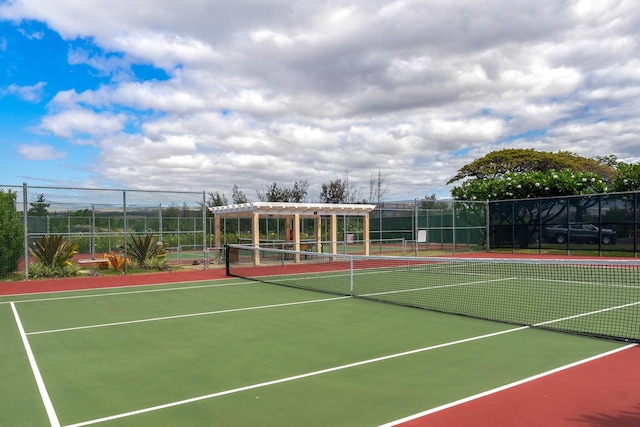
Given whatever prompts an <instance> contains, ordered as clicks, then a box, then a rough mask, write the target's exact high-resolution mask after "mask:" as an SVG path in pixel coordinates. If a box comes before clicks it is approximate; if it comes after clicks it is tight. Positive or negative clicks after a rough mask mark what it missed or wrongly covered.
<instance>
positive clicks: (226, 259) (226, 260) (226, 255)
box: [224, 243, 231, 276]
mask: <svg viewBox="0 0 640 427" xmlns="http://www.w3.org/2000/svg"><path fill="white" fill-rule="evenodd" d="M230 252H231V249H230V247H229V244H228V243H227V244H226V245H224V266H225V270H226V274H227V276H231V270H230V269H229V253H230Z"/></svg>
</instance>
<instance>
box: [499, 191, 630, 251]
mask: <svg viewBox="0 0 640 427" xmlns="http://www.w3.org/2000/svg"><path fill="white" fill-rule="evenodd" d="M489 206H490V218H489V224H490V225H489V235H490V247H491V249H492V250H507V251H512V252H537V253H549V254H556V253H558V254H573V255H610V256H637V254H638V250H639V247H638V245H639V243H640V236H639V235H638V232H639V231H638V230H639V228H640V227H639V226H640V220H639V218H640V216H639V213H638V211H639V210H640V193H637V192H636V193H611V194H596V195H583V196H572V197H554V198H547V199H527V200H508V201H496V202H491V203H490V204H489Z"/></svg>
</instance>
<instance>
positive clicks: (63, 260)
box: [29, 234, 79, 268]
mask: <svg viewBox="0 0 640 427" xmlns="http://www.w3.org/2000/svg"><path fill="white" fill-rule="evenodd" d="M78 248H79V245H78V243H74V242H72V241H71V240H69V239H66V238H64V237H63V236H61V235H55V234H54V235H49V236H42V237H41V238H40V239H38V240H36V241H35V242H33V245H31V246H29V252H30V253H31V255H33V257H35V258H36V259H37V260H38V261H39V262H40V263H42V264H43V265H45V266H48V267H52V268H64V267H65V266H67V265H70V264H71V261H69V260H70V259H71V258H72V257H73V256H74V255H75V254H77V253H78Z"/></svg>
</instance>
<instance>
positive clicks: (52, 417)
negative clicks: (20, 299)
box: [11, 303, 60, 427]
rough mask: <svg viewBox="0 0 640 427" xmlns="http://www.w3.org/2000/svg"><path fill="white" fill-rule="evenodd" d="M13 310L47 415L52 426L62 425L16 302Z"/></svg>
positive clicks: (12, 304) (12, 305) (12, 306)
mask: <svg viewBox="0 0 640 427" xmlns="http://www.w3.org/2000/svg"><path fill="white" fill-rule="evenodd" d="M11 310H12V311H13V317H14V318H15V319H16V324H17V325H18V331H19V332H20V338H22V344H23V345H24V349H25V351H26V352H27V358H28V359H29V364H30V365H31V370H32V371H33V376H34V377H35V379H36V384H37V385H38V390H39V391H40V397H41V398H42V403H44V408H45V410H46V411H47V416H48V417H49V423H50V424H51V427H60V421H58V416H57V415H56V410H55V409H54V407H53V403H52V402H51V398H50V397H49V392H47V387H46V386H45V384H44V380H43V379H42V375H41V374H40V369H39V368H38V363H37V362H36V358H35V356H34V355H33V351H32V350H31V345H30V344H29V340H28V339H27V335H26V334H25V333H24V328H23V327H22V321H20V316H19V315H18V310H16V306H15V304H14V303H11Z"/></svg>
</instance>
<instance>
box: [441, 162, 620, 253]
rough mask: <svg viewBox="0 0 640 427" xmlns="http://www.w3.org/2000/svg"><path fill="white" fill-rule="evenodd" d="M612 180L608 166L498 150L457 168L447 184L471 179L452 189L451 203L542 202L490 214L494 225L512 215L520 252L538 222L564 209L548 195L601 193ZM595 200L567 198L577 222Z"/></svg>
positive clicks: (606, 189) (536, 227)
mask: <svg viewBox="0 0 640 427" xmlns="http://www.w3.org/2000/svg"><path fill="white" fill-rule="evenodd" d="M605 163H606V162H605ZM555 167H560V168H561V169H554V168H555ZM596 171H597V172H596ZM613 176H615V170H614V169H613V168H612V167H611V166H609V165H605V164H602V163H599V162H598V161H596V160H594V159H586V158H584V157H580V156H577V155H575V154H571V153H567V152H559V153H545V152H538V151H535V150H500V151H496V152H493V153H489V154H487V155H486V156H484V157H483V158H480V159H477V160H474V161H473V162H471V163H470V164H468V165H466V166H464V167H462V168H461V169H460V170H459V171H458V174H457V175H456V176H455V177H453V178H452V179H451V180H450V181H449V182H454V181H457V180H458V179H462V178H471V179H468V180H466V181H464V182H463V183H462V184H461V185H459V186H456V187H454V188H453V189H452V190H451V194H452V196H453V197H454V199H456V200H465V201H486V200H489V201H495V200H508V199H528V198H543V199H542V200H541V201H540V203H518V204H517V208H516V209H515V210H513V211H508V212H506V211H505V212H503V213H502V214H501V215H502V216H500V215H493V214H492V216H493V217H494V225H500V224H501V223H502V222H503V221H508V220H509V219H510V218H511V217H513V219H514V221H515V225H517V226H518V227H517V229H518V230H519V233H520V245H521V247H523V248H525V247H527V246H528V245H529V242H530V241H531V238H532V236H534V235H535V233H537V232H539V231H540V230H539V226H540V223H541V221H540V218H545V221H547V222H548V221H551V220H552V219H553V218H555V217H558V216H560V215H563V214H564V213H565V212H566V210H567V209H569V206H567V205H566V204H565V205H563V206H562V207H559V204H558V201H557V200H555V199H549V198H550V197H554V196H574V195H581V194H596V193H605V192H607V191H608V184H607V182H608V180H610V179H611V178H612V177H613ZM544 198H546V199H544ZM596 202H597V200H595V199H587V198H575V199H571V204H572V207H573V208H575V211H576V220H577V221H581V218H582V216H583V214H584V213H585V212H586V211H587V210H588V208H589V207H591V206H593V204H594V203H596ZM469 208H470V209H472V208H473V205H469Z"/></svg>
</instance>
